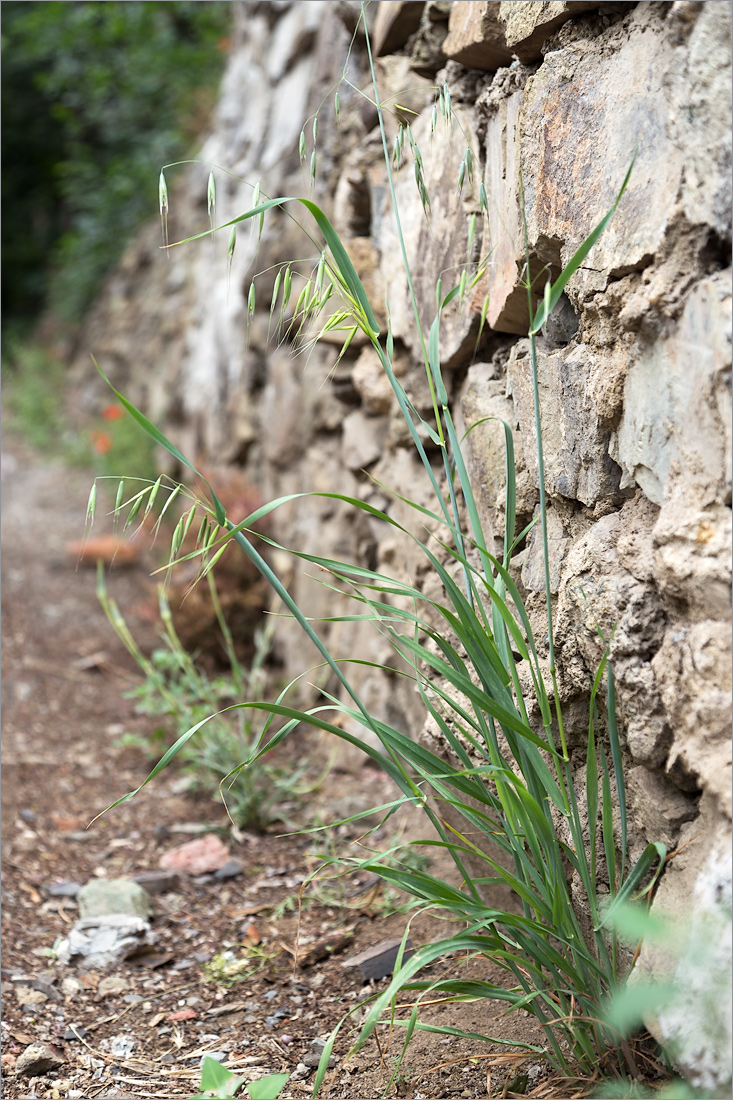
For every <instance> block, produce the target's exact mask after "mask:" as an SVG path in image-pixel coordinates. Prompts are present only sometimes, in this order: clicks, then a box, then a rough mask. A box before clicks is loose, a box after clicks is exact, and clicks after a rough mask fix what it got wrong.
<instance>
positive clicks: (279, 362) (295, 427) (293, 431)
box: [261, 349, 305, 468]
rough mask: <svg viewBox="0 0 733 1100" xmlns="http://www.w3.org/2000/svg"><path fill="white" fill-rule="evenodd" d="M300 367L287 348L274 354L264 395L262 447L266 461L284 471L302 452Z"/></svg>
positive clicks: (302, 425)
mask: <svg viewBox="0 0 733 1100" xmlns="http://www.w3.org/2000/svg"><path fill="white" fill-rule="evenodd" d="M301 390H302V382H301V378H300V367H299V365H298V364H297V363H296V362H295V360H294V359H293V357H292V355H291V354H290V353H289V351H287V350H286V349H283V350H279V349H278V350H276V351H274V352H273V353H272V355H271V356H270V358H269V363H268V373H267V383H266V385H265V388H264V393H263V395H262V406H261V408H262V413H261V417H262V424H263V432H262V448H263V454H264V457H265V460H266V461H267V462H268V463H271V464H272V465H273V466H275V467H279V468H282V467H284V466H289V465H290V464H291V463H292V462H294V461H295V460H296V459H297V458H298V457H299V456H300V455H301V454H302V451H303V445H304V441H305V440H304V433H305V425H304V423H303V413H302V409H301Z"/></svg>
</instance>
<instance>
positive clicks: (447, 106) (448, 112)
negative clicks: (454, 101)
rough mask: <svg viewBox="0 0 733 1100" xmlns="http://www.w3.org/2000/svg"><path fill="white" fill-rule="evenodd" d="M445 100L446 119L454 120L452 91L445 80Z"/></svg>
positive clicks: (448, 120)
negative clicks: (451, 99)
mask: <svg viewBox="0 0 733 1100" xmlns="http://www.w3.org/2000/svg"><path fill="white" fill-rule="evenodd" d="M443 102H444V103H445V120H446V122H452V120H453V112H452V109H451V101H450V91H449V90H448V85H447V84H446V83H445V82H444V83H443Z"/></svg>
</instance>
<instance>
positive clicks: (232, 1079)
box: [191, 1058, 289, 1100]
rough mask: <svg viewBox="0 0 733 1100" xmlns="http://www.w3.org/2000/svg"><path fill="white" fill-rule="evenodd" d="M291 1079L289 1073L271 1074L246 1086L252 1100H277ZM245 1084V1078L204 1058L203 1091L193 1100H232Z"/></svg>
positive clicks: (214, 1061) (210, 1059) (202, 1069)
mask: <svg viewBox="0 0 733 1100" xmlns="http://www.w3.org/2000/svg"><path fill="white" fill-rule="evenodd" d="M288 1079H289V1074H287V1073H270V1074H268V1075H267V1077H260V1079H259V1080H258V1081H252V1083H251V1084H249V1085H246V1086H245V1087H246V1089H247V1092H248V1094H249V1096H250V1097H251V1100H277V1098H278V1096H279V1095H280V1093H281V1092H282V1090H283V1089H284V1088H285V1084H286V1082H287V1081H288ZM243 1084H244V1078H243V1077H237V1076H236V1074H234V1073H232V1071H231V1070H228V1069H227V1068H226V1066H223V1065H222V1064H221V1062H217V1061H216V1060H215V1059H214V1058H204V1060H203V1062H202V1064H201V1091H200V1092H199V1093H197V1094H196V1096H192V1097H191V1100H231V1097H233V1096H235V1095H236V1093H237V1092H238V1091H239V1089H240V1087H241V1086H242V1085H243Z"/></svg>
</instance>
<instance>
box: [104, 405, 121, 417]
mask: <svg viewBox="0 0 733 1100" xmlns="http://www.w3.org/2000/svg"><path fill="white" fill-rule="evenodd" d="M124 415H125V410H124V409H123V408H122V406H121V405H105V406H104V408H103V409H102V419H103V420H120V419H121V417H123V416H124Z"/></svg>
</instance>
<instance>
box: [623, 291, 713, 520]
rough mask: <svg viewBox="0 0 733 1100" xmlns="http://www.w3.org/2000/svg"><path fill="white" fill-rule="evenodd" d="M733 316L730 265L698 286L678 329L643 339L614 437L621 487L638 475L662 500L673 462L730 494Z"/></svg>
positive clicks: (709, 488)
mask: <svg viewBox="0 0 733 1100" xmlns="http://www.w3.org/2000/svg"><path fill="white" fill-rule="evenodd" d="M730 317H731V292H730V273H720V274H719V275H715V276H713V277H712V278H710V279H704V280H702V281H701V282H699V283H698V284H697V285H696V286H695V287H694V289H693V290H692V292H691V293H690V295H689V297H688V299H687V302H686V304H685V307H684V310H683V312H682V316H681V317H680V319H679V322H678V324H677V327H676V329H675V330H674V331H673V332H671V333H670V334H669V335H668V336H667V337H666V338H664V339H662V340H660V341H658V342H656V343H654V344H649V345H647V344H644V345H641V346H640V347H639V351H638V354H637V356H636V357H635V359H634V361H633V362H632V363H630V365H629V366H628V368H627V374H626V384H625V390H624V413H623V418H622V421H621V424H620V426H619V429H618V432H617V433H616V434H615V435H614V438H613V440H612V442H611V454H612V455H613V458H614V459H615V461H616V462H618V464H619V465H620V466H621V468H622V470H623V478H622V481H621V487H622V488H625V487H627V486H629V485H633V484H634V482H636V483H637V484H638V485H639V486H640V487H641V488H642V489H643V490H644V492H645V493H646V495H647V496H648V497H649V499H650V500H653V501H654V502H655V503H657V504H661V503H662V500H663V498H664V493H665V485H666V482H667V477H668V474H669V470H670V465H671V464H672V463H674V464H676V465H677V466H678V467H679V468H680V471H681V474H682V476H684V477H685V478H688V479H691V480H693V481H695V482H696V483H697V484H698V486H699V488H700V490H702V491H704V493H705V494H706V495H707V496H709V497H710V496H712V499H718V500H724V499H726V498H727V497H728V494H729V492H730V490H729V485H730V481H729V478H730V466H729V461H728V460H727V456H728V454H729V453H730V452H729V448H730V370H731V347H730Z"/></svg>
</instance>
